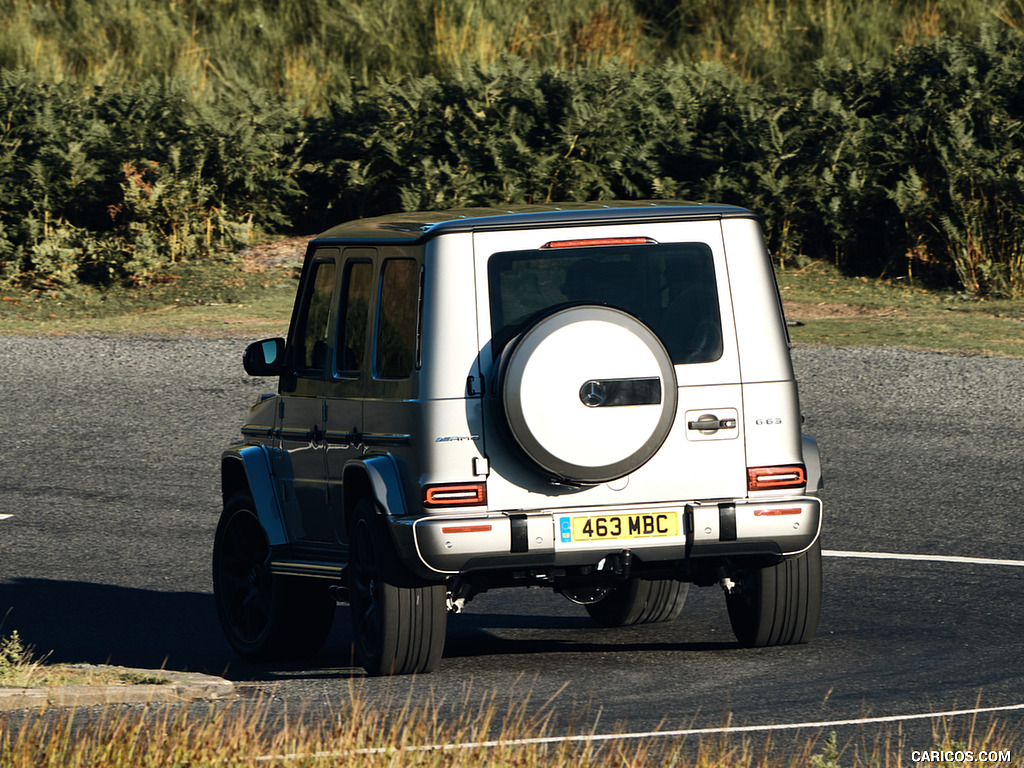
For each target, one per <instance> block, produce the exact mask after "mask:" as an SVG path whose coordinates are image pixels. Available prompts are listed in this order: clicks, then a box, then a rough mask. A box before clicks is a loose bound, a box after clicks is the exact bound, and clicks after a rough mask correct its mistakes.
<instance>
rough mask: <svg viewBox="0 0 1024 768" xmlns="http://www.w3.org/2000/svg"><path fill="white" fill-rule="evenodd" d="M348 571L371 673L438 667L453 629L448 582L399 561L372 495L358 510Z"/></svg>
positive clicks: (358, 645)
mask: <svg viewBox="0 0 1024 768" xmlns="http://www.w3.org/2000/svg"><path fill="white" fill-rule="evenodd" d="M348 574H349V604H350V607H351V611H352V634H353V636H354V637H353V639H354V641H355V651H356V659H357V660H358V661H359V663H360V664H361V665H362V666H363V668H364V669H365V670H366V672H367V674H369V675H409V674H416V673H425V672H432V671H433V670H434V669H436V668H437V665H438V664H439V663H440V661H441V655H442V653H443V651H444V641H445V635H446V633H447V621H448V616H447V613H448V611H447V605H446V597H447V593H446V589H445V586H444V584H423V583H420V582H417V581H416V580H415V579H413V578H412V576H411V575H409V574H408V573H407V572H406V570H405V569H404V568H402V567H401V565H399V564H398V562H397V558H396V555H395V551H394V547H393V546H392V545H391V542H390V541H389V540H388V538H387V533H386V531H385V530H384V529H383V525H382V523H381V521H380V520H379V515H378V514H377V511H376V505H375V503H374V501H373V500H372V499H369V498H364V499H361V500H360V501H359V502H358V503H357V504H356V507H355V510H354V511H353V515H352V521H351V523H350V531H349V566H348Z"/></svg>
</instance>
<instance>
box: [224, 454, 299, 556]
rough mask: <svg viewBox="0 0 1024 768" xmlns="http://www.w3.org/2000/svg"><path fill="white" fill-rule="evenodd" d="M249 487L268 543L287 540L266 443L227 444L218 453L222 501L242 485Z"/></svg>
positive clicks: (285, 542)
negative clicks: (231, 445) (233, 446)
mask: <svg viewBox="0 0 1024 768" xmlns="http://www.w3.org/2000/svg"><path fill="white" fill-rule="evenodd" d="M243 481H244V484H245V485H247V486H248V487H249V491H250V493H251V494H252V500H253V503H254V504H255V506H256V515H257V517H258V518H259V521H260V525H262V526H263V530H264V531H265V532H266V534H267V540H268V542H269V543H270V546H272V547H274V546H278V545H280V544H287V543H288V531H287V529H286V528H285V524H284V513H283V511H282V509H281V501H280V499H279V498H278V496H277V482H276V478H275V477H274V472H273V470H272V469H271V462H270V454H269V451H268V450H267V448H266V447H265V446H262V445H245V446H241V447H237V448H229V449H228V450H226V451H224V453H223V454H222V455H221V492H222V493H223V495H224V501H225V503H226V502H227V500H228V497H229V496H231V495H232V494H234V493H235V492H236V491H237V490H239V488H240V487H241V484H242V482H243Z"/></svg>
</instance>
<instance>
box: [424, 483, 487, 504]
mask: <svg viewBox="0 0 1024 768" xmlns="http://www.w3.org/2000/svg"><path fill="white" fill-rule="evenodd" d="M486 503H487V486H486V485H485V484H484V483H462V484H459V485H427V486H424V488H423V504H424V505H425V506H428V507H471V506H480V505H481V504H486Z"/></svg>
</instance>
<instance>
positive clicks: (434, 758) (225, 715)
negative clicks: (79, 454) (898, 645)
mask: <svg viewBox="0 0 1024 768" xmlns="http://www.w3.org/2000/svg"><path fill="white" fill-rule="evenodd" d="M464 698H465V700H464V701H463V702H461V704H462V706H461V707H457V708H456V710H457V712H459V713H460V714H456V715H454V716H452V717H440V716H439V715H438V714H437V711H436V708H437V707H438V706H439V703H438V702H429V701H428V702H426V703H424V704H422V705H412V704H408V703H407V704H406V706H405V707H404V708H403V709H402V711H401V712H400V713H399V714H398V715H397V716H396V715H395V714H394V712H393V709H392V708H391V707H387V706H377V705H375V704H374V702H373V701H371V699H370V697H368V696H366V695H365V694H363V693H361V692H360V690H359V688H358V686H357V685H352V687H351V688H350V696H349V697H347V700H346V701H345V703H344V704H342V705H341V707H340V708H339V709H338V710H336V711H331V712H323V713H321V712H318V713H317V714H316V716H315V717H314V716H307V717H302V714H303V713H289V714H288V715H283V716H281V717H271V716H270V715H268V714H267V713H268V707H266V706H265V704H264V702H263V701H261V700H255V701H248V702H242V703H238V704H234V705H231V706H225V707H214V708H203V711H202V712H200V711H199V710H191V709H189V708H187V707H183V708H165V707H148V708H146V709H144V710H138V709H131V710H124V709H105V710H103V711H101V712H93V713H89V714H87V715H86V716H87V717H88V723H87V727H80V726H81V725H82V723H81V717H79V718H78V719H77V721H76V716H75V714H74V713H69V712H54V711H51V712H43V713H41V714H36V715H28V716H19V717H15V716H14V715H7V716H0V768H36V766H39V765H52V766H58V765H59V766H68V767H71V768H77V767H78V766H82V767H83V768H84V766H94V765H103V766H107V767H108V768H120V767H121V766H140V765H153V766H156V765H190V766H205V765H232V766H238V765H246V766H249V765H251V766H256V765H262V766H300V765H301V766H360V767H362V766H368V767H372V766H399V765H400V766H403V768H405V767H413V766H431V767H433V766H439V767H440V766H445V767H450V768H464V767H465V768H468V767H469V766H473V767H474V768H475V767H477V766H480V767H482V766H519V767H520V768H534V767H536V768H541V767H542V766H544V767H546V768H562V767H563V766H576V767H577V768H606V767H607V768H611V767H612V766H615V768H640V767H641V766H692V768H726V767H727V766H728V767H729V768H748V767H749V768H755V767H756V768H797V767H799V768H806V767H807V766H812V767H813V768H839V766H844V767H845V768H867V767H868V766H871V767H872V768H898V766H901V765H907V764H910V761H912V760H913V756H912V754H913V753H912V750H913V749H916V748H920V749H928V750H929V751H931V750H936V751H937V752H939V753H943V752H944V753H948V754H949V755H950V759H949V760H944V759H942V758H941V757H940V758H938V759H936V758H934V757H933V758H930V759H928V760H927V763H928V764H930V765H942V766H953V765H962V764H966V762H967V761H966V760H962V759H957V758H956V757H955V756H956V755H957V753H960V754H961V755H966V753H968V752H970V753H971V754H972V755H973V756H974V760H978V759H979V755H980V754H981V753H982V752H984V753H986V755H987V754H989V753H992V752H994V753H995V755H996V757H993V759H992V760H985V761H982V762H981V763H980V764H985V765H993V764H1000V765H1006V766H1018V767H1019V766H1022V765H1024V758H1022V755H1021V750H1020V749H1019V745H1020V738H1019V737H1018V736H1016V735H1014V734H1012V733H1010V732H1009V731H1008V730H1007V729H1006V728H1005V727H1003V726H1002V725H1000V723H999V722H997V721H993V722H991V723H989V724H988V725H983V724H982V723H980V722H971V721H966V722H960V723H952V722H948V721H938V722H937V723H936V724H935V727H934V728H933V733H932V737H931V740H930V742H929V743H928V744H925V745H908V744H905V743H904V740H903V737H902V735H901V734H900V733H899V732H898V731H896V732H895V733H894V732H893V731H892V730H883V731H879V732H878V733H871V732H870V731H865V732H864V733H863V734H862V735H860V736H858V737H857V740H856V741H851V742H845V743H844V742H843V741H841V740H839V739H838V738H837V737H836V734H835V733H827V734H826V733H818V734H816V735H808V734H806V733H804V734H797V735H795V736H793V737H792V738H790V737H786V736H780V737H777V738H776V739H775V740H772V738H771V737H767V736H765V737H764V738H763V739H760V740H758V739H755V738H751V737H748V736H739V735H736V734H729V733H723V734H713V735H703V736H686V735H678V734H673V735H666V736H662V737H656V736H647V737H644V738H621V739H596V740H592V739H588V738H587V736H586V732H587V730H588V729H587V728H586V726H585V725H584V726H583V727H582V728H570V729H566V730H565V731H564V732H563V731H557V730H556V729H555V728H553V727H552V726H550V725H549V722H550V715H551V708H552V707H553V706H554V703H553V702H549V703H548V705H547V706H546V707H541V708H540V709H539V711H538V713H537V714H528V712H527V711H528V709H534V708H533V707H530V706H529V696H528V695H526V696H524V697H523V698H522V699H516V700H514V701H512V697H510V702H511V703H509V704H508V705H507V707H506V706H504V705H499V704H498V703H497V696H496V695H493V694H492V695H490V696H484V697H483V698H482V699H476V700H471V696H470V695H469V694H467V695H466V696H465V697H464ZM392 703H393V702H392ZM451 703H453V702H449V704H451ZM454 703H455V704H459V703H460V702H454ZM960 725H962V726H963V727H962V728H961V727H959V726H960ZM602 730H604V729H602ZM581 731H582V733H581Z"/></svg>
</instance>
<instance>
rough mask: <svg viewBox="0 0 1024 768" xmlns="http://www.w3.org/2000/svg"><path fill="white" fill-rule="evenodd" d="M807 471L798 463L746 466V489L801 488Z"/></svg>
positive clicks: (805, 482)
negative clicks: (782, 465) (780, 465)
mask: <svg viewBox="0 0 1024 768" xmlns="http://www.w3.org/2000/svg"><path fill="white" fill-rule="evenodd" d="M805 485H807V472H806V471H805V470H804V468H803V466H802V465H800V464H793V465H791V466H785V467H748V468H747V490H748V491H774V490H778V489H780V488H803V487H804V486H805Z"/></svg>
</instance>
